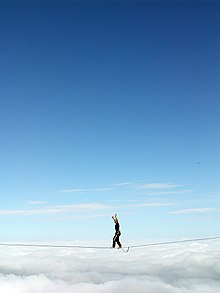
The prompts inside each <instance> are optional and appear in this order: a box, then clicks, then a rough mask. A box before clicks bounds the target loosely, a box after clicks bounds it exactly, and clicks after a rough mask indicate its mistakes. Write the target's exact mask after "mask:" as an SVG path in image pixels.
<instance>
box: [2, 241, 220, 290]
mask: <svg viewBox="0 0 220 293" xmlns="http://www.w3.org/2000/svg"><path fill="white" fill-rule="evenodd" d="M68 244H70V243H68ZM71 244H73V243H71ZM219 244H220V241H218V240H216V241H207V242H203V243H201V242H197V243H196V242H195V243H190V244H172V245H169V246H160V247H148V248H142V249H140V248H139V249H134V248H133V249H131V250H130V252H129V253H127V254H126V253H123V252H122V251H121V250H117V249H115V250H113V249H109V250H93V249H82V250H81V249H58V248H53V249H48V248H45V249H43V248H42V249H40V248H15V247H13V248H4V247H1V249H0V250H1V251H0V252H1V262H0V292H4V293H12V292H13V293H43V292H47V293H73V292H74V293H75V292H77V293H91V292H92V293H93V292H94V293H110V292H116V291H117V292H120V293H161V292H162V293H197V292H198V293H219V292H220V245H219ZM99 245H100V244H99Z"/></svg>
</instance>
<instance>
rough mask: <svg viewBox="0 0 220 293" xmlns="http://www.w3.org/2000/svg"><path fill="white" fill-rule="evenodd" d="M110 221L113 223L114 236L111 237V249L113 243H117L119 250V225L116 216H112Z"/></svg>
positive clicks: (113, 245)
mask: <svg viewBox="0 0 220 293" xmlns="http://www.w3.org/2000/svg"><path fill="white" fill-rule="evenodd" d="M112 219H113V221H114V223H115V236H114V237H113V244H112V247H113V248H115V243H117V244H118V246H119V248H121V243H120V241H119V237H120V236H121V232H120V225H119V222H118V218H117V214H115V216H112Z"/></svg>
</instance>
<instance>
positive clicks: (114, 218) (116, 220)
mask: <svg viewBox="0 0 220 293" xmlns="http://www.w3.org/2000/svg"><path fill="white" fill-rule="evenodd" d="M112 219H113V221H114V222H115V224H116V223H118V218H117V214H115V216H112Z"/></svg>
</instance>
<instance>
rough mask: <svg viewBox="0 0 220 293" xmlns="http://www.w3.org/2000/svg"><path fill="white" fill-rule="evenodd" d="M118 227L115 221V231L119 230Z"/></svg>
mask: <svg viewBox="0 0 220 293" xmlns="http://www.w3.org/2000/svg"><path fill="white" fill-rule="evenodd" d="M119 228H120V226H119V223H116V224H115V231H116V232H117V231H119Z"/></svg>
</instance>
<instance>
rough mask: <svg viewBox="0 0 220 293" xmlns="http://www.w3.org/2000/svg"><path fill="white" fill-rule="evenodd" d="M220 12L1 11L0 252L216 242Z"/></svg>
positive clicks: (133, 6)
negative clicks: (117, 242)
mask: <svg viewBox="0 0 220 293" xmlns="http://www.w3.org/2000/svg"><path fill="white" fill-rule="evenodd" d="M164 2H165V3H164ZM217 2H218V1H216V2H215V1H95V2H93V1H54V2H53V1H46V4H43V1H37V0H36V1H12V0H11V1H1V5H0V27H1V31H0V40H1V46H0V67H1V69H0V134H1V146H0V150H1V162H0V174H1V176H0V177H1V184H0V195H1V208H0V225H1V236H0V239H1V241H9V240H10V241H11V240H13V241H24V240H25V241H33V240H44V241H48V240H80V239H86V240H90V239H109V240H110V241H111V237H112V234H113V232H114V231H113V229H114V227H113V223H112V220H111V215H112V213H115V212H118V214H119V218H120V222H121V228H122V231H123V240H124V242H127V243H128V242H129V241H135V240H136V239H146V240H148V239H168V238H181V237H202V236H211V235H213V234H214V235H216V234H218V232H219V228H220V225H219V220H220V186H219V173H220V172H219V171H220V170H219V163H220V161H219V149H220V137H219V133H220V129H219V128H220V127H219V125H220V111H219V110H220V102H219V81H220V80H219V77H220V75H219V65H220V61H219V60H220V53H219V52H220V45H219V44H220V41H219V34H220V20H219V15H220V6H219V4H217Z"/></svg>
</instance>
